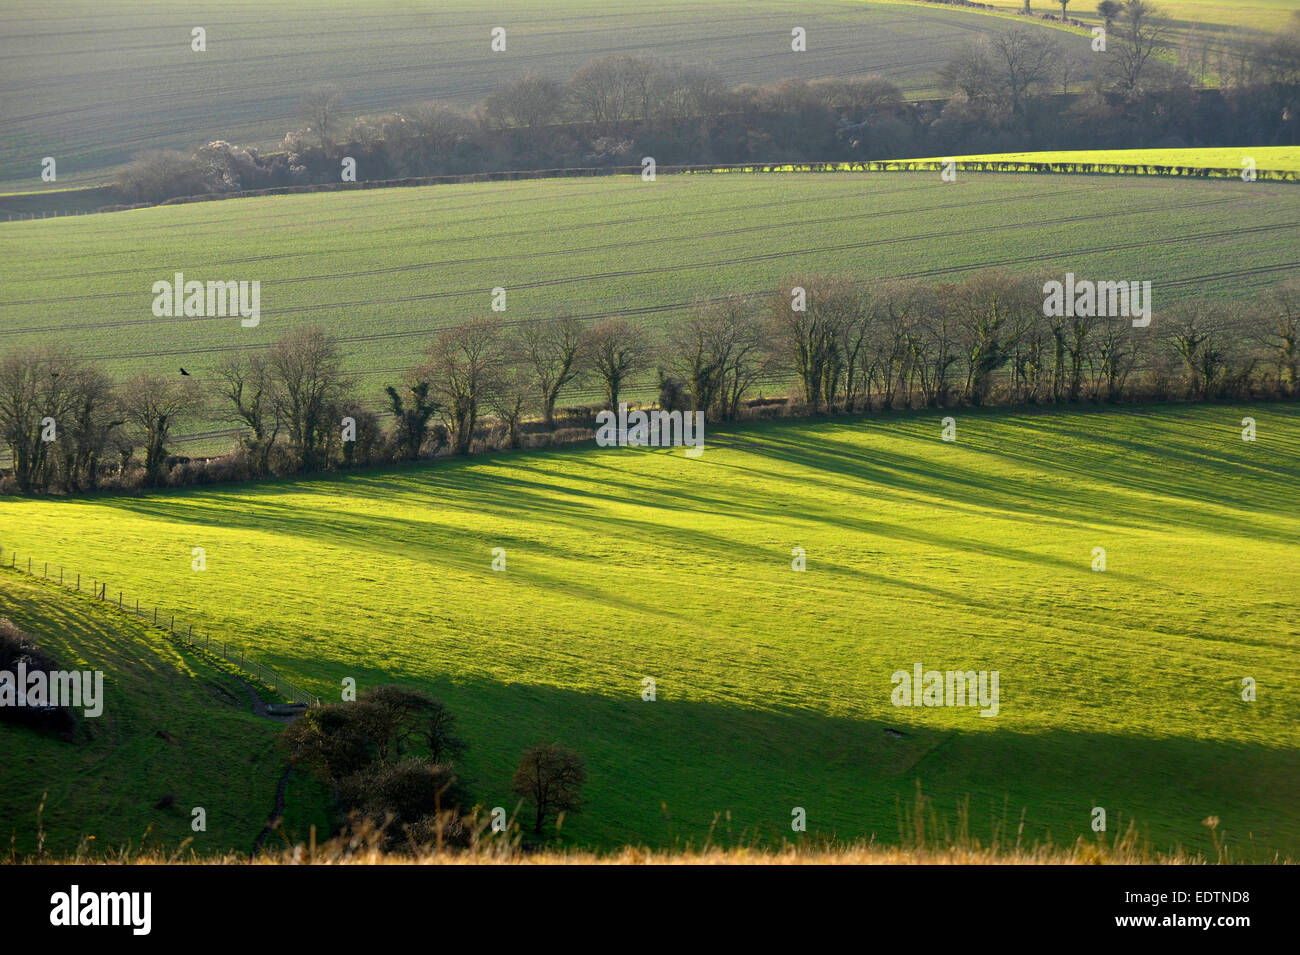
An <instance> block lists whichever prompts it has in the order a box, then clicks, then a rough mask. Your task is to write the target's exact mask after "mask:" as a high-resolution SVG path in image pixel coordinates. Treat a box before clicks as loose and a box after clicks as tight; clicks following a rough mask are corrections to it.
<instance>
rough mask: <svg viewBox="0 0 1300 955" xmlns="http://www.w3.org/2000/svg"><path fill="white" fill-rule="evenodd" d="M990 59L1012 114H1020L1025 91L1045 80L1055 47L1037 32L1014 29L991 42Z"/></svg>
mask: <svg viewBox="0 0 1300 955" xmlns="http://www.w3.org/2000/svg"><path fill="white" fill-rule="evenodd" d="M990 46H991V57H992V60H993V62H994V64H995V69H996V71H997V72H998V73H999V74H1000V77H1001V78H1000V84H1001V86H1002V88H1003V89H1004V90H1005V92H1006V95H1007V96H1009V97H1010V99H1011V109H1012V112H1014V113H1016V114H1020V113H1023V112H1024V101H1025V98H1026V97H1027V96H1028V94H1029V91H1030V90H1031V89H1032V88H1033V87H1034V86H1036V85H1038V84H1039V83H1042V82H1043V81H1045V80H1046V79H1047V78H1048V75H1049V69H1050V67H1051V64H1052V59H1053V57H1054V56H1057V55H1060V54H1059V51H1058V50H1057V48H1056V47H1055V46H1054V45H1053V44H1052V43H1050V42H1048V40H1046V39H1045V38H1044V37H1043V36H1041V35H1040V32H1039V31H1032V32H1031V31H1030V30H1027V29H1024V28H1023V27H1016V28H1014V29H1011V30H1007V31H1006V32H1005V33H1000V34H998V35H997V36H995V37H994V38H993V41H992V43H991V45H990Z"/></svg>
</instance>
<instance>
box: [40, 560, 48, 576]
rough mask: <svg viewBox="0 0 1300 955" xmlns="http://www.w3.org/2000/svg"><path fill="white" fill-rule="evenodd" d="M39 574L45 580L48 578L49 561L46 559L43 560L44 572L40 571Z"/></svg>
mask: <svg viewBox="0 0 1300 955" xmlns="http://www.w3.org/2000/svg"><path fill="white" fill-rule="evenodd" d="M41 576H42V577H44V578H45V579H46V580H49V579H50V562H49V561H48V560H47V561H46V562H45V572H44V573H42V574H41Z"/></svg>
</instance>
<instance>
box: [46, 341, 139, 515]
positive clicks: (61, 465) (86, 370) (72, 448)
mask: <svg viewBox="0 0 1300 955" xmlns="http://www.w3.org/2000/svg"><path fill="white" fill-rule="evenodd" d="M61 377H62V378H63V381H64V383H63V385H62V387H63V389H64V393H65V395H66V400H65V402H64V411H63V420H62V421H61V422H60V426H59V432H58V441H57V445H58V449H59V461H58V469H59V475H60V481H61V483H62V487H63V490H65V491H68V492H73V491H81V490H94V489H95V487H96V486H97V484H98V478H99V463H100V458H101V456H102V455H103V454H104V452H105V451H106V450H107V449H108V448H109V447H110V445H111V443H112V442H113V441H114V439H115V438H117V437H119V435H118V429H119V428H120V427H121V426H122V425H123V424H124V423H125V421H124V419H123V418H122V416H121V413H120V410H119V409H118V407H117V405H116V395H115V393H114V389H113V383H112V382H111V381H110V380H109V378H108V376H107V375H105V374H104V373H103V371H101V370H100V369H98V368H96V367H94V366H92V365H87V364H85V363H84V362H80V361H71V362H69V363H68V365H67V367H66V368H65V370H64V372H63V375H62V376H61Z"/></svg>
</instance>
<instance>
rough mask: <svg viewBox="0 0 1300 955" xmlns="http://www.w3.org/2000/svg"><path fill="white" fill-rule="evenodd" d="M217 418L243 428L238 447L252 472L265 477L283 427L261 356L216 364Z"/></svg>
mask: <svg viewBox="0 0 1300 955" xmlns="http://www.w3.org/2000/svg"><path fill="white" fill-rule="evenodd" d="M215 375H216V378H217V388H216V391H217V396H218V398H219V399H222V400H221V407H222V410H221V411H220V412H219V414H220V416H221V417H222V418H224V419H225V420H228V421H235V422H237V423H239V424H243V425H246V426H247V427H248V429H249V433H248V434H247V435H241V436H240V445H241V447H242V448H243V450H244V453H245V454H246V455H247V457H248V460H249V463H250V464H251V465H252V468H253V472H254V473H255V474H258V475H265V474H266V473H267V472H268V471H269V470H270V467H271V452H272V451H273V450H274V449H275V442H276V439H277V438H278V437H279V435H280V429H281V428H282V427H283V425H284V419H283V417H282V415H281V407H280V402H279V401H277V399H276V393H275V379H274V376H273V374H272V371H271V366H270V363H269V362H268V360H267V359H266V357H265V356H263V355H261V354H258V353H257V352H248V353H244V354H234V355H231V356H229V357H228V358H226V359H224V360H223V361H221V362H220V363H218V365H217V367H216V371H215Z"/></svg>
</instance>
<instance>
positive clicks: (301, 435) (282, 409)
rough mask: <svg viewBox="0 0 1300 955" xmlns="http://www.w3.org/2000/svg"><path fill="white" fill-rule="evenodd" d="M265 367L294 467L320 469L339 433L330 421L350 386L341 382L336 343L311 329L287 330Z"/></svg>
mask: <svg viewBox="0 0 1300 955" xmlns="http://www.w3.org/2000/svg"><path fill="white" fill-rule="evenodd" d="M267 366H268V368H269V371H270V373H271V375H272V376H273V378H274V383H275V400H276V403H277V405H278V410H279V414H280V415H281V416H282V417H283V420H284V423H285V427H286V429H287V430H288V437H289V443H290V445H291V446H292V448H293V451H294V455H295V457H296V459H297V461H296V463H297V466H298V467H299V468H300V469H301V470H304V471H310V470H314V469H316V468H320V467H323V466H324V465H325V464H327V463H328V451H329V444H330V439H331V437H332V435H333V433H334V432H335V431H336V429H337V428H338V427H339V422H338V421H337V420H335V417H334V416H335V414H336V412H337V411H338V408H339V406H341V405H343V404H344V403H345V402H346V401H347V391H348V389H349V387H350V386H351V382H350V381H349V380H348V379H346V378H345V377H344V376H343V360H342V357H341V356H340V355H339V350H338V341H337V339H335V338H334V337H333V336H332V335H329V334H328V333H326V332H325V331H324V330H322V329H320V328H316V327H314V326H303V327H300V328H295V329H292V330H290V331H288V332H286V333H285V334H284V335H283V336H282V337H281V338H280V340H279V341H277V342H276V343H275V345H273V346H272V347H271V354H270V357H269V358H268V360H267Z"/></svg>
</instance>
